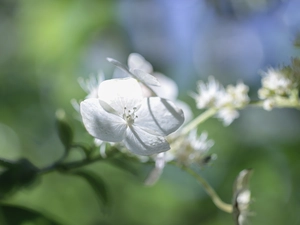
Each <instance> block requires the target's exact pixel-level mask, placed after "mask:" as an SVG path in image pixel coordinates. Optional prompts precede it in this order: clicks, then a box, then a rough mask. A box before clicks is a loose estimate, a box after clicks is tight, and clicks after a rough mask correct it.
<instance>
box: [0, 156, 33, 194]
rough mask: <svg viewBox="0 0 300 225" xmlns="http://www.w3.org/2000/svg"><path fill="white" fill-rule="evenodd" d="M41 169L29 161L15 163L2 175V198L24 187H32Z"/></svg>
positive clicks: (22, 160) (23, 160) (0, 182)
mask: <svg viewBox="0 0 300 225" xmlns="http://www.w3.org/2000/svg"><path fill="white" fill-rule="evenodd" d="M38 172H39V169H38V168H37V167H35V166H34V165H33V164H32V163H31V162H29V161H28V160H27V159H20V160H18V161H16V162H13V163H12V164H11V165H10V167H9V168H7V169H6V170H5V171H4V172H3V173H2V174H1V175H0V198H3V197H5V196H6V195H9V194H12V193H13V192H14V191H16V190H18V189H19V188H22V187H27V186H29V185H31V184H32V183H33V182H34V181H35V180H36V178H37V176H38Z"/></svg>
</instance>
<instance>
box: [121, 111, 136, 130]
mask: <svg viewBox="0 0 300 225" xmlns="http://www.w3.org/2000/svg"><path fill="white" fill-rule="evenodd" d="M136 118H138V116H137V115H136V107H133V108H132V110H130V109H127V108H126V107H124V112H123V119H124V120H126V122H127V124H128V125H129V126H130V125H132V124H133V123H134V120H135V119H136Z"/></svg>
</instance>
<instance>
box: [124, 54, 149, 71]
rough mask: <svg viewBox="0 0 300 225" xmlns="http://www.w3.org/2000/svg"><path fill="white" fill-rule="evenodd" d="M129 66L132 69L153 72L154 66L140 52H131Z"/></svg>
mask: <svg viewBox="0 0 300 225" xmlns="http://www.w3.org/2000/svg"><path fill="white" fill-rule="evenodd" d="M127 63H128V67H129V69H130V70H133V69H139V70H142V71H145V72H146V73H152V72H153V67H152V65H151V64H150V63H149V62H148V61H147V60H146V59H145V58H144V57H143V56H141V55H140V54H138V53H131V54H130V55H129V56H128V62H127Z"/></svg>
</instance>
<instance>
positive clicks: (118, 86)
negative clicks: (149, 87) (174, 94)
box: [80, 78, 184, 155]
mask: <svg viewBox="0 0 300 225" xmlns="http://www.w3.org/2000/svg"><path fill="white" fill-rule="evenodd" d="M80 112H81V115H82V120H83V123H84V125H85V127H86V129H87V131H88V132H89V133H90V134H91V135H92V136H94V137H95V138H97V139H100V140H102V141H106V142H122V143H123V144H124V145H125V146H126V148H128V149H129V150H130V151H132V152H133V153H135V154H138V155H151V154H155V153H159V152H164V151H167V150H169V149H170V146H169V144H168V142H167V141H166V139H165V138H164V137H165V136H167V135H169V134H170V133H172V132H174V131H175V130H177V129H178V128H179V127H180V126H181V125H182V123H183V121H184V116H183V112H182V110H181V109H179V108H177V107H176V106H175V105H174V104H173V103H172V102H171V101H169V100H165V99H162V98H159V97H150V98H143V96H142V92H141V88H140V86H139V84H138V82H137V81H136V80H135V79H132V78H125V79H112V80H106V81H103V82H102V83H101V84H100V87H99V90H98V98H90V99H86V100H84V101H83V102H81V104H80Z"/></svg>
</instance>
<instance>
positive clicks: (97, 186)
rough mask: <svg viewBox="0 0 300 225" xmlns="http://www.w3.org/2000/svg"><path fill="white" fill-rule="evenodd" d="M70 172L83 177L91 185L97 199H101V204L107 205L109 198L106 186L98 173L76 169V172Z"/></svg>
mask: <svg viewBox="0 0 300 225" xmlns="http://www.w3.org/2000/svg"><path fill="white" fill-rule="evenodd" d="M72 174H75V175H77V176H80V177H82V178H83V179H85V180H86V181H87V182H88V183H89V184H90V185H91V187H92V188H93V190H94V191H95V193H96V194H97V196H98V199H99V200H101V202H102V204H103V205H104V206H107V205H108V203H109V198H108V191H107V187H106V184H105V182H104V181H103V179H102V178H101V177H99V175H98V174H96V173H94V172H92V171H87V170H78V171H76V172H73V173H72Z"/></svg>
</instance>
